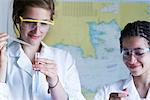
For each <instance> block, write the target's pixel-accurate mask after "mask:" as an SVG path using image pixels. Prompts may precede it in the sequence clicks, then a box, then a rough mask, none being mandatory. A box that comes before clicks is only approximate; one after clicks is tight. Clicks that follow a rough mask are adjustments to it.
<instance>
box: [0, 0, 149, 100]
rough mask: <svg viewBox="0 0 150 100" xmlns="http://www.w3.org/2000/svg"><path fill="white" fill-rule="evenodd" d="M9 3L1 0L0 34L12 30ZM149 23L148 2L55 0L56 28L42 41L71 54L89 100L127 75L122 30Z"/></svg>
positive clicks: (129, 0) (146, 0)
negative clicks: (129, 26) (139, 21)
mask: <svg viewBox="0 0 150 100" xmlns="http://www.w3.org/2000/svg"><path fill="white" fill-rule="evenodd" d="M9 2H10V0H0V32H8V33H9V34H11V35H14V32H13V31H12V21H11V11H12V9H11V6H12V5H10V3H9ZM135 20H148V21H150V1H149V0H57V2H56V15H55V25H54V26H53V27H52V28H51V30H50V32H49V33H48V35H47V37H46V38H45V40H44V41H45V42H46V43H47V44H48V45H50V46H54V47H57V48H61V49H65V50H68V51H70V52H71V54H72V55H73V57H74V58H75V59H76V62H77V68H78V71H79V75H80V79H81V84H82V92H83V94H84V95H85V96H86V98H87V100H92V98H93V96H94V95H95V93H96V91H97V89H98V88H100V87H102V86H103V85H105V84H110V83H112V82H115V81H117V80H119V79H123V78H126V77H127V76H128V74H129V73H128V70H127V69H126V67H125V66H124V64H123V63H122V57H121V54H120V51H119V36H120V31H121V29H122V28H123V27H124V26H125V25H126V24H127V23H128V22H132V21H135Z"/></svg>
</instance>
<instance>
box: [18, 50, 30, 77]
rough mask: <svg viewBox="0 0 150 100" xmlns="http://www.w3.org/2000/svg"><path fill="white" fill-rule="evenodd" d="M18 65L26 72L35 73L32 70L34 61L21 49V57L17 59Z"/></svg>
mask: <svg viewBox="0 0 150 100" xmlns="http://www.w3.org/2000/svg"><path fill="white" fill-rule="evenodd" d="M17 64H18V66H19V67H20V68H21V69H23V70H24V71H25V72H26V73H28V74H29V75H30V76H32V74H33V70H32V63H31V61H30V60H29V58H28V57H27V56H26V55H25V54H24V52H23V51H21V54H20V57H19V58H18V61H17Z"/></svg>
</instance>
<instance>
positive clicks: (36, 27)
mask: <svg viewBox="0 0 150 100" xmlns="http://www.w3.org/2000/svg"><path fill="white" fill-rule="evenodd" d="M34 33H35V34H37V33H40V23H36V25H35V28H34Z"/></svg>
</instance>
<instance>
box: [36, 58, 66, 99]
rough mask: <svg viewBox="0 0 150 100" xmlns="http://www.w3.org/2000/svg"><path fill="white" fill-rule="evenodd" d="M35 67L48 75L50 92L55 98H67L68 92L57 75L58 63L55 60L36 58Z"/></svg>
mask: <svg viewBox="0 0 150 100" xmlns="http://www.w3.org/2000/svg"><path fill="white" fill-rule="evenodd" d="M33 69H34V70H36V71H40V72H42V73H43V74H45V75H46V78H47V82H48V84H49V92H50V93H51V97H52V99H53V100H67V94H66V92H65V90H64V88H63V87H62V85H61V83H60V81H59V77H58V75H57V64H55V62H54V61H53V60H50V59H45V58H38V59H35V64H34V65H33Z"/></svg>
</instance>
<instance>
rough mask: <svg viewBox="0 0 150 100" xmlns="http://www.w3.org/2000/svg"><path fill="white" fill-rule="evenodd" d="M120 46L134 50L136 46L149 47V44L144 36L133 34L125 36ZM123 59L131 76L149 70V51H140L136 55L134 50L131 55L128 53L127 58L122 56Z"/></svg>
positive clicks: (139, 74)
mask: <svg viewBox="0 0 150 100" xmlns="http://www.w3.org/2000/svg"><path fill="white" fill-rule="evenodd" d="M122 47H123V48H126V49H130V50H131V49H132V50H133V49H134V50H135V49H137V48H138V49H139V48H140V49H144V48H149V45H148V41H147V40H146V39H145V38H143V37H138V36H133V37H125V38H124V39H123V42H122ZM134 50H133V51H134ZM136 52H137V51H136ZM123 61H124V63H125V64H126V66H127V68H128V69H129V71H130V73H131V74H132V75H133V76H141V75H143V74H148V71H150V51H145V52H141V51H140V55H138V53H135V51H134V52H132V53H131V55H129V57H128V58H126V57H124V56H123Z"/></svg>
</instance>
